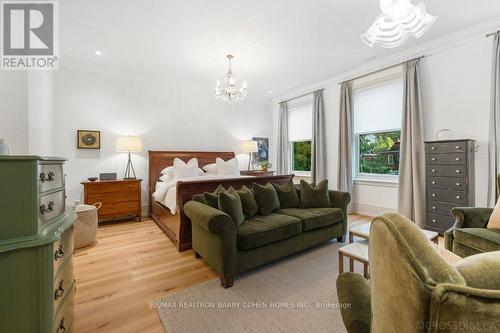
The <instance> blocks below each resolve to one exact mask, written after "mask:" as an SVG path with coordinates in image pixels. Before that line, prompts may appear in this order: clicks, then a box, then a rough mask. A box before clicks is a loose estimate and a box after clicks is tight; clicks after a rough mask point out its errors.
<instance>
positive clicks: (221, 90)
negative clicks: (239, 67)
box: [214, 54, 247, 104]
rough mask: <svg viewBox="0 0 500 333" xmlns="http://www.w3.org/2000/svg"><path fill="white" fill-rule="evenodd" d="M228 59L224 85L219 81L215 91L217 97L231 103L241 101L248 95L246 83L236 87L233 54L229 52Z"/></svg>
mask: <svg viewBox="0 0 500 333" xmlns="http://www.w3.org/2000/svg"><path fill="white" fill-rule="evenodd" d="M227 59H228V61H229V68H228V70H227V73H226V75H225V76H224V84H223V86H222V87H221V83H220V81H217V85H216V87H215V91H214V95H215V99H217V100H221V101H224V102H227V103H230V104H232V103H240V102H241V101H243V100H244V99H245V97H246V96H247V86H246V83H244V82H243V84H242V86H241V87H240V88H238V87H236V80H235V79H234V76H233V69H232V67H231V59H233V56H232V55H230V54H229V55H227Z"/></svg>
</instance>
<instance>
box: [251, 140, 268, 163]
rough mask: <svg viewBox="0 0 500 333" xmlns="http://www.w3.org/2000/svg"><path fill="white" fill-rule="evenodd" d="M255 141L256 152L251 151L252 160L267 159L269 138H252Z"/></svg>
mask: <svg viewBox="0 0 500 333" xmlns="http://www.w3.org/2000/svg"><path fill="white" fill-rule="evenodd" d="M252 140H253V141H257V152H256V153H253V156H252V157H253V160H254V161H256V162H264V161H269V138H258V137H254V138H252Z"/></svg>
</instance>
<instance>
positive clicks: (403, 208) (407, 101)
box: [398, 60, 425, 226]
mask: <svg viewBox="0 0 500 333" xmlns="http://www.w3.org/2000/svg"><path fill="white" fill-rule="evenodd" d="M403 70H404V87H403V121H402V124H401V157H400V160H399V191H398V193H399V194H398V210H399V212H400V213H401V214H403V215H404V216H406V217H407V218H409V219H410V220H412V221H414V222H415V223H417V225H419V226H424V224H425V165H424V160H425V156H424V143H423V128H422V124H423V122H422V96H421V95H422V94H421V91H420V75H419V60H411V61H408V62H406V63H404V64H403Z"/></svg>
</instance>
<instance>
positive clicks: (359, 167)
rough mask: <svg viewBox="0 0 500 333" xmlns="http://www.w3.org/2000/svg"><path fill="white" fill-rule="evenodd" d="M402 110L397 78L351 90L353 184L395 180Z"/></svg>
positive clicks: (399, 82)
mask: <svg viewBox="0 0 500 333" xmlns="http://www.w3.org/2000/svg"><path fill="white" fill-rule="evenodd" d="M402 107H403V80H402V78H401V76H400V75H397V76H391V78H386V79H381V80H377V81H375V82H372V83H371V84H365V85H363V86H360V87H358V88H356V87H355V88H354V89H353V130H354V140H353V141H354V142H353V145H354V147H353V174H354V180H355V181H356V180H358V181H359V180H361V181H370V180H373V181H389V182H397V181H398V178H399V177H398V176H399V159H400V145H401V120H402V119H401V118H402Z"/></svg>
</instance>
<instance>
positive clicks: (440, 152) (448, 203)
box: [425, 140, 475, 233]
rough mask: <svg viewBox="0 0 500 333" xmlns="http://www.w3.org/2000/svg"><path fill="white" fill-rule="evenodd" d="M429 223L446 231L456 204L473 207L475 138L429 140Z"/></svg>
mask: <svg viewBox="0 0 500 333" xmlns="http://www.w3.org/2000/svg"><path fill="white" fill-rule="evenodd" d="M425 153H426V173H427V177H426V184H427V185H426V192H427V223H426V227H427V228H428V229H431V230H435V231H438V232H440V233H443V232H444V231H446V230H447V229H449V228H450V227H452V226H453V223H454V222H455V219H454V218H453V216H452V215H451V209H452V208H454V207H474V202H475V191H474V187H475V183H474V158H475V157H474V156H475V141H474V140H449V141H428V142H426V143H425Z"/></svg>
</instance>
